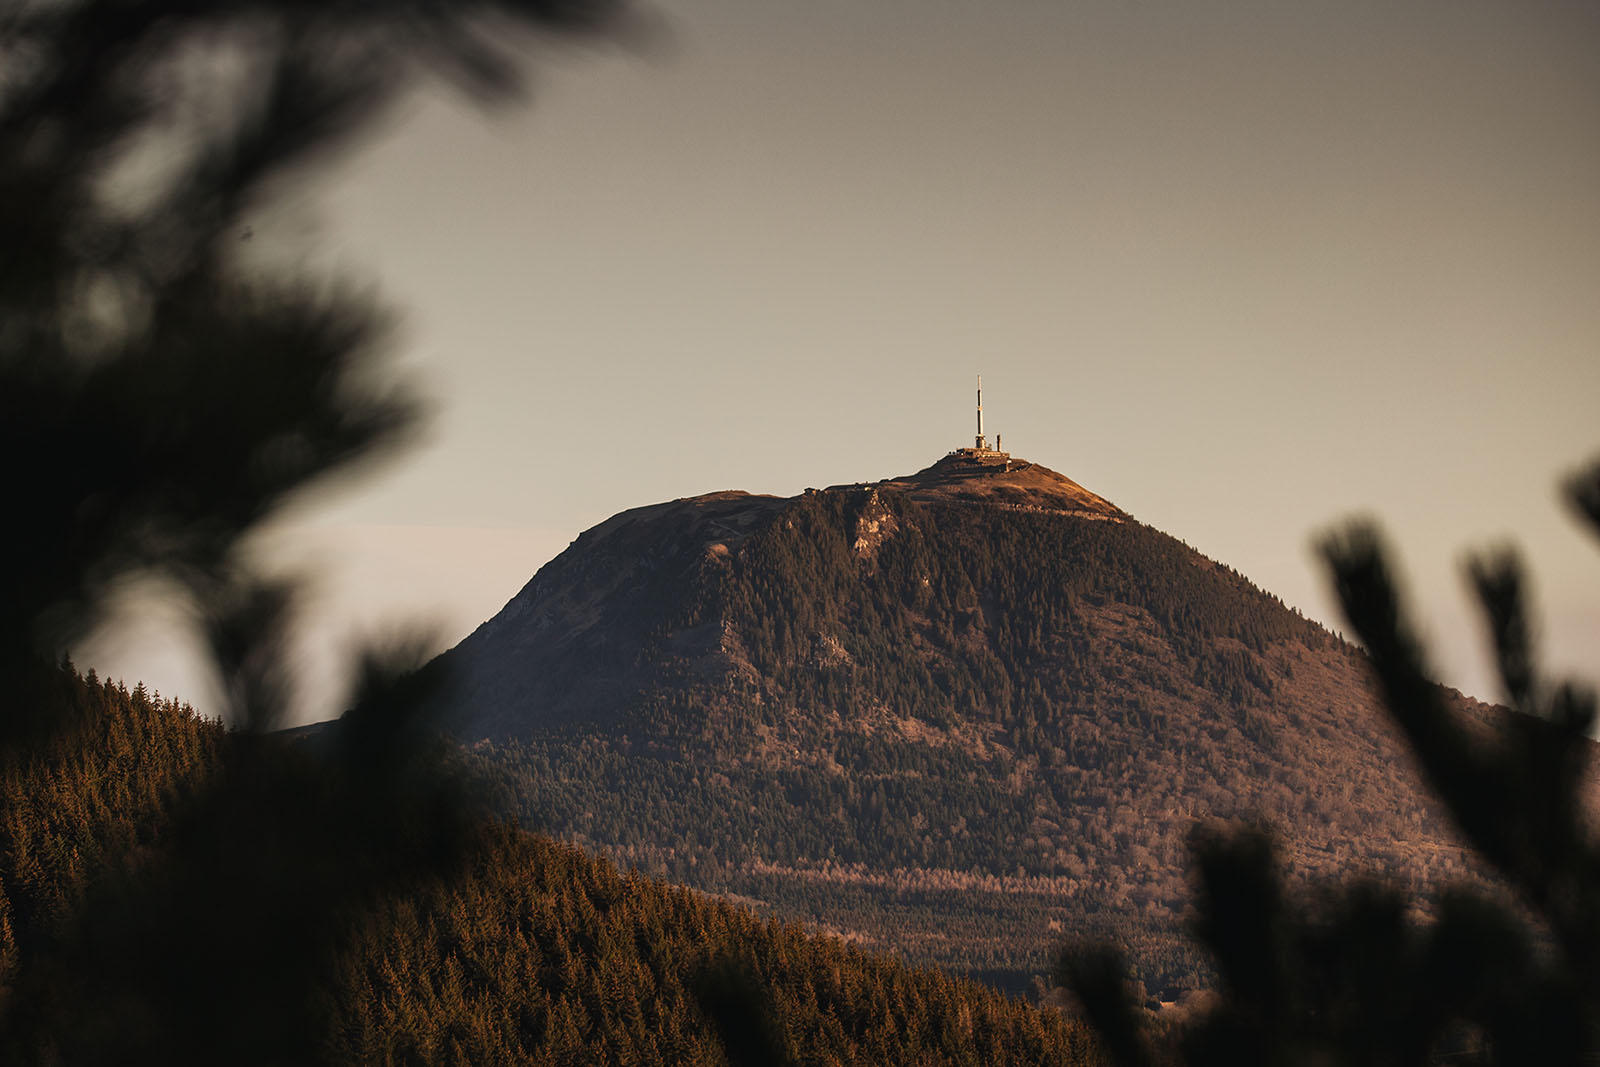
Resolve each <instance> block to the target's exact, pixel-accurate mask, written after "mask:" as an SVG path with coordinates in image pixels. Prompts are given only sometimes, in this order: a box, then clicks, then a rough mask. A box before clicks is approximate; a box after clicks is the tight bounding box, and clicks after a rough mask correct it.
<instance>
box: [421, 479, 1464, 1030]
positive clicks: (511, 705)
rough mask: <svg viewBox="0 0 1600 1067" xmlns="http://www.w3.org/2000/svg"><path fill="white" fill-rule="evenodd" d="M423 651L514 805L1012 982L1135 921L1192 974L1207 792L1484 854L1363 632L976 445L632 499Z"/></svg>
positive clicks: (1320, 825)
mask: <svg viewBox="0 0 1600 1067" xmlns="http://www.w3.org/2000/svg"><path fill="white" fill-rule="evenodd" d="M435 669H436V670H438V671H440V672H441V675H442V677H443V678H444V684H445V686H446V692H447V694H448V696H447V698H446V699H445V700H444V701H443V702H442V704H441V705H440V711H441V714H442V715H443V716H444V718H445V721H446V722H447V723H448V724H449V727H450V729H451V730H452V731H453V732H454V733H455V734H456V735H457V736H459V737H460V738H462V739H463V740H465V741H468V742H469V743H472V744H473V745H474V746H475V748H476V750H477V751H478V752H479V753H480V754H483V755H484V756H486V757H488V758H490V759H491V760H493V761H494V762H495V763H496V765H497V766H498V767H499V769H500V770H499V773H501V774H502V775H503V776H504V779H505V784H506V785H507V787H508V789H509V790H510V792H511V793H512V794H513V795H515V796H516V797H517V798H518V799H517V801H516V803H517V804H519V805H520V807H521V810H522V814H523V817H524V818H526V819H528V820H530V821H532V822H534V823H535V824H537V825H539V826H541V827H544V828H546V829H548V830H550V831H551V832H553V833H556V834H558V835H561V836H565V837H569V838H571V839H574V840H576V841H578V842H580V843H582V844H583V845H585V846H587V847H590V848H594V849H597V850H599V851H601V852H603V853H605V854H607V855H610V856H612V857H613V858H615V859H617V860H618V861H619V862H622V863H625V864H629V865H633V866H636V867H638V868H640V869H642V870H644V871H647V872H649V873H652V874H655V875H658V876H661V877H666V878H671V879H673V880H676V881H679V882H682V883H685V884H687V885H690V886H694V887H696V888H699V889H702V890H706V891H711V892H717V893H723V894H728V895H732V896H734V897H737V898H741V899H744V900H746V901H747V902H749V903H750V904H752V906H754V907H756V908H758V909H760V910H763V911H765V912H768V913H770V914H774V915H777V916H781V917H784V918H790V919H801V920H805V921H807V922H810V923H812V924H815V925H819V926H821V927H823V928H827V929H832V930H834V931H837V932H839V933H841V934H844V935H846V936H849V937H852V938H856V939H859V940H861V941H862V942H864V943H866V944H869V945H873V946H878V947H882V948H886V949H889V950H891V951H894V952H896V953H899V954H900V955H902V956H903V957H904V958H906V959H908V960H911V961H914V962H918V963H933V964H937V965H940V966H942V967H945V968H947V969H950V970H953V971H958V972H963V973H972V974H977V975H980V976H983V977H985V978H988V979H990V980H992V981H995V982H997V983H999V984H1001V985H1008V986H1011V987H1014V988H1021V987H1025V986H1026V985H1027V984H1028V982H1029V980H1030V978H1031V977H1032V976H1034V975H1037V974H1040V973H1041V972H1043V971H1044V970H1045V969H1046V968H1047V966H1048V961H1049V957H1050V954H1051V952H1052V950H1053V948H1054V947H1056V946H1058V945H1059V944H1060V943H1061V942H1062V941H1063V940H1066V939H1069V938H1073V937H1111V938H1115V939H1116V940H1118V941H1120V942H1122V943H1123V944H1124V945H1126V946H1127V947H1128V948H1129V949H1130V951H1131V952H1132V954H1133V956H1134V958H1135V959H1136V961H1137V963H1138V965H1139V967H1140V969H1141V971H1142V973H1143V975H1144V980H1145V982H1146V983H1147V985H1148V987H1149V989H1150V993H1151V996H1152V998H1161V999H1168V1000H1170V999H1173V998H1176V997H1179V996H1181V995H1182V994H1183V992H1184V991H1186V990H1188V989H1192V988H1195V987H1196V986H1198V985H1200V984H1202V982H1203V975H1204V961H1203V960H1200V959H1199V958H1197V956H1196V954H1195V953H1194V951H1193V949H1192V948H1191V947H1190V946H1189V943H1188V941H1187V940H1186V938H1185V937H1184V936H1183V930H1184V927H1183V916H1184V912H1185V908H1186V907H1187V877H1186V869H1187V862H1188V849H1187V839H1188V835H1189V834H1190V832H1191V831H1192V829H1193V827H1194V826H1195V825H1196V824H1197V823H1198V822H1202V821H1205V820H1209V819H1238V818H1247V819H1253V820H1261V821H1264V822H1266V823H1268V824H1270V825H1273V826H1275V827H1276V828H1278V829H1279V831H1280V832H1281V839H1282V841H1283V842H1284V847H1283V854H1284V861H1285V863H1286V865H1287V867H1288V870H1289V873H1290V874H1291V876H1292V878H1293V879H1294V880H1295V881H1296V883H1297V884H1305V883H1308V882H1314V881H1316V880H1317V879H1320V878H1323V877H1327V876H1332V875H1334V874H1342V873H1346V872H1347V871H1348V870H1350V869H1351V868H1355V869H1365V870H1371V871H1373V872H1376V873H1380V874H1383V875H1387V876H1392V877H1395V878H1399V879H1401V880H1402V881H1406V882H1409V883H1410V884H1412V885H1414V886H1417V887H1431V886H1437V885H1439V884H1441V883H1442V882H1444V881H1446V880H1450V879H1456V878H1462V877H1472V878H1476V877H1479V875H1478V874H1477V872H1476V870H1475V869H1474V868H1473V866H1472V865H1471V862H1470V861H1469V860H1468V859H1466V857H1465V854H1464V850H1463V848H1462V847H1461V843H1460V842H1459V841H1458V840H1457V838H1456V837H1455V836H1454V834H1453V832H1452V831H1451V830H1450V829H1449V828H1448V827H1447V826H1446V825H1445V823H1444V820H1443V819H1442V818H1441V816H1440V814H1439V812H1438V810H1437V809H1436V807H1435V805H1434V804H1433V803H1432V801H1431V800H1430V799H1428V798H1427V797H1426V796H1425V795H1424V793H1423V791H1422V790H1421V789H1420V788H1419V785H1418V781H1417V776H1416V773H1415V770H1414V768H1413V766H1412V764H1411V761H1410V758H1409V755H1408V754H1407V752H1406V750H1405V747H1404V745H1403V744H1402V743H1401V741H1400V740H1399V738H1398V735H1397V733H1396V731H1395V730H1394V729H1393V727H1392V726H1391V724H1390V723H1389V721H1388V720H1387V718H1386V717H1385V715H1384V714H1383V713H1382V712H1381V711H1380V709H1379V706H1378V704H1377V701H1376V699H1375V698H1374V696H1373V694H1372V692H1371V690H1370V686H1369V680H1368V675H1367V670H1366V667H1365V664H1364V660H1363V657H1362V655H1361V654H1360V653H1359V652H1358V651H1357V650H1356V649H1354V648H1353V647H1351V646H1349V645H1347V644H1345V643H1344V642H1343V641H1341V640H1339V639H1338V638H1336V637H1334V636H1333V635H1331V634H1329V633H1328V632H1327V631H1325V630H1323V629H1322V628H1321V627H1319V626H1317V625H1316V624H1314V623H1312V622H1311V621H1309V620H1307V619H1305V618H1304V617H1302V616H1300V615H1299V614H1297V613H1296V612H1294V611H1292V610H1290V609H1288V608H1286V607H1285V606H1284V605H1283V604H1282V603H1281V602H1280V601H1279V600H1277V599H1276V598H1275V597H1273V596H1271V595H1269V594H1268V593H1265V592H1263V591H1262V590H1260V589H1258V588H1256V587H1255V586H1254V585H1252V584H1251V583H1250V582H1249V581H1248V580H1246V579H1245V578H1244V577H1243V576H1241V575H1239V574H1238V573H1236V572H1234V571H1233V570H1231V569H1229V568H1228V567H1226V566H1224V565H1222V564H1220V563H1217V562H1215V561H1212V560H1209V559H1207V558H1205V557H1204V556H1202V555H1200V554H1199V553H1197V552H1195V551H1194V550H1192V549H1191V548H1189V547H1187V546H1186V545H1184V544H1183V543H1181V542H1180V541H1178V540H1176V539H1174V538H1172V537H1170V536H1168V535H1166V534H1164V533H1161V532H1160V531H1157V530H1155V529H1152V528H1151V527H1149V526H1146V525H1144V524H1142V523H1140V522H1138V521H1137V520H1135V519H1134V518H1133V517H1132V516H1130V515H1128V514H1127V513H1125V512H1123V511H1122V510H1121V509H1119V508H1117V507H1116V506H1115V505H1113V504H1111V503H1110V502H1109V501H1107V500H1105V499H1104V498H1102V497H1100V496H1098V495H1096V494H1094V493H1092V492H1090V491H1088V490H1087V489H1084V488H1083V487H1082V486H1080V485H1078V484H1077V483H1076V482H1073V481H1072V480H1071V479H1069V478H1067V477H1065V476H1063V475H1061V474H1058V473H1056V472H1055V471H1052V470H1049V469H1047V468H1045V467H1043V466H1040V465H1038V464H1034V463H1029V462H1026V461H1023V460H1020V459H1016V458H1013V457H1010V456H1007V455H1005V454H1003V453H999V452H995V451H992V450H987V449H963V450H959V451H957V452H953V453H951V454H949V455H948V456H946V457H944V458H942V459H940V460H939V461H938V462H935V463H934V464H932V465H931V466H929V467H927V468H926V469H924V470H922V471H919V472H917V473H915V474H912V475H908V476H905V477H899V478H892V479H888V480H885V481H881V482H874V483H863V484H856V485H844V486H834V487H831V488H828V489H824V490H809V489H808V490H806V491H805V492H804V493H803V494H801V495H799V496H795V497H789V498H782V497H774V496H757V495H751V494H747V493H740V492H722V493H713V494H709V495H706V496H701V497H694V498H690V499H684V500H676V501H672V502H669V503H664V504H658V505H654V506H650V507H643V508H637V509H634V510H631V511H625V512H623V513H621V514H619V515H617V516H614V517H613V518H611V519H609V520H607V521H606V522H604V523H601V524H600V525H599V526H596V527H594V528H593V529H591V530H589V531H587V532H585V533H584V534H582V535H581V536H580V537H579V538H578V539H577V540H576V541H574V542H573V544H572V545H571V546H570V547H569V548H568V549H567V550H566V551H565V552H564V553H562V554H561V555H560V556H559V557H557V558H556V559H554V560H552V561H551V562H550V563H549V564H547V565H546V566H545V567H544V568H542V569H541V570H540V571H539V572H538V574H536V575H535V576H534V578H533V579H532V580H531V581H530V582H529V583H528V584H527V585H526V586H525V587H524V588H523V589H522V591H521V592H519V593H518V594H517V595H516V596H515V597H514V598H513V599H512V600H511V601H510V603H508V604H507V605H506V607H505V608H504V609H503V610H502V611H501V612H500V613H499V614H498V615H496V616H495V617H494V618H492V619H490V620H489V621H488V622H486V623H484V624H483V625H482V626H481V627H479V628H478V630H476V631H475V632H474V633H473V634H471V635H470V636H469V637H468V638H466V639H465V640H464V641H462V642H461V644H459V645H458V646H457V647H456V648H454V649H452V650H450V651H449V652H447V653H446V654H445V655H444V656H442V657H441V658H440V659H439V660H438V661H436V668H435ZM1452 699H1453V700H1454V701H1455V703H1456V704H1457V705H1458V706H1459V707H1461V708H1463V709H1464V710H1467V711H1468V712H1469V713H1470V714H1471V715H1473V716H1474V717H1476V718H1478V719H1481V720H1482V721H1483V722H1484V723H1485V728H1486V729H1487V728H1489V727H1488V724H1489V723H1490V722H1491V721H1492V714H1491V712H1490V709H1489V708H1488V707H1487V706H1484V705H1480V704H1477V703H1476V702H1474V701H1471V700H1468V699H1466V698H1464V697H1461V696H1460V695H1459V694H1454V695H1453V696H1452ZM1424 906H1426V905H1424Z"/></svg>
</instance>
